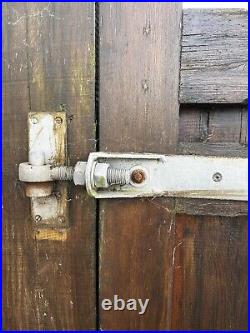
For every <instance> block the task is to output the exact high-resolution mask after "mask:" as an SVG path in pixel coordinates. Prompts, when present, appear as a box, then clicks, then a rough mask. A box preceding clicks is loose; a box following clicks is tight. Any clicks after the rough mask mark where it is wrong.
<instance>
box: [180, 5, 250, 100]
mask: <svg viewBox="0 0 250 333" xmlns="http://www.w3.org/2000/svg"><path fill="white" fill-rule="evenodd" d="M247 16H248V13H247V11H245V10H239V9H220V10H219V9H213V10H211V9H196V10H193V9H192V10H191V9H188V10H184V12H183V33H182V52H181V85H180V102H181V103H245V102H246V101H247V61H248V53H247V49H248V47H247V45H248V37H247V33H248V19H247Z"/></svg>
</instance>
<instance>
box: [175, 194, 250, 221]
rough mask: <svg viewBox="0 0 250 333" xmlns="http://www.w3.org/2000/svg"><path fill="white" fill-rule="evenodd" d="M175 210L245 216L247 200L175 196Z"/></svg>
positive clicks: (201, 213) (179, 212)
mask: <svg viewBox="0 0 250 333" xmlns="http://www.w3.org/2000/svg"><path fill="white" fill-rule="evenodd" d="M175 212H176V214H188V215H200V216H202V215H203V216H228V217H234V216H247V215H248V202H246V201H230V200H207V199H183V198H177V199H176V200H175Z"/></svg>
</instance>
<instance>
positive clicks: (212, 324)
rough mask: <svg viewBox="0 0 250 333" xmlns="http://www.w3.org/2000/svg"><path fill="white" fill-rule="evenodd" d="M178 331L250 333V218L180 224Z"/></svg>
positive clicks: (174, 320)
mask: <svg viewBox="0 0 250 333" xmlns="http://www.w3.org/2000/svg"><path fill="white" fill-rule="evenodd" d="M176 242H177V243H178V244H180V246H178V248H177V250H176V256H175V265H174V266H175V267H174V286H175V287H174V289H173V317H172V327H171V329H173V330H190V329H191V330H246V329H247V297H246V294H247V218H246V217H234V218H228V217H218V216H217V217H206V216H202V217H201V216H196V217H194V216H187V215H179V216H178V218H177V219H176Z"/></svg>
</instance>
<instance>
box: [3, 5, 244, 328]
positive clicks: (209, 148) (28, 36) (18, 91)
mask: <svg viewBox="0 0 250 333" xmlns="http://www.w3.org/2000/svg"><path fill="white" fill-rule="evenodd" d="M3 88H4V89H3V150H4V154H3V157H4V161H3V195H4V196H3V213H4V218H3V328H4V329H5V330H21V329H22V330H31V329H35V330H48V329H52V330H70V329H71V330H81V329H103V330H107V329H156V330H157V329H170V330H174V329H187V330H188V329H198V330H204V329H224V330H225V329H228V330H235V329H246V328H247V205H246V203H245V202H239V201H232V202H230V201H223V200H205V199H187V198H184V199H181V198H176V199H172V198H166V197H161V198H145V199H102V200H99V201H96V200H94V199H93V198H90V197H89V196H88V195H87V194H86V191H85V190H84V189H83V188H82V187H78V186H77V187H75V186H74V185H70V192H69V198H68V201H69V210H70V211H69V216H70V227H69V229H68V230H67V235H66V237H64V238H61V239H60V237H59V238H56V237H55V236H54V238H53V237H51V235H47V239H46V237H45V239H42V240H41V239H39V237H37V235H36V233H35V226H34V223H33V222H32V221H31V218H30V205H29V198H27V197H26V196H25V193H24V190H23V186H22V184H21V182H19V181H18V165H19V163H21V162H24V161H26V160H27V154H28V152H27V150H28V134H27V131H28V129H27V125H26V124H27V116H28V112H30V111H32V112H41V111H42V112H50V111H62V110H63V111H66V113H67V120H68V124H67V127H68V156H69V161H68V162H69V164H70V165H74V164H75V163H76V162H77V161H79V160H82V161H84V160H86V159H87V157H88V154H89V153H90V152H92V151H98V150H100V151H110V152H140V153H143V152H154V153H162V154H194V155H209V156H210V155H211V156H231V157H235V156H236V157H237V156H241V157H246V155H247V148H246V146H247V12H246V11H242V10H184V11H183V10H182V6H181V4H180V3H100V4H95V3H31V2H30V3H5V4H3ZM114 295H118V296H119V297H120V298H123V299H124V300H127V299H130V298H136V299H137V298H141V299H146V298H148V299H149V305H148V308H147V310H146V312H145V313H144V314H143V315H140V314H138V311H127V310H124V311H114V310H110V311H105V310H103V308H102V307H101V304H102V300H103V299H106V298H108V299H113V298H114Z"/></svg>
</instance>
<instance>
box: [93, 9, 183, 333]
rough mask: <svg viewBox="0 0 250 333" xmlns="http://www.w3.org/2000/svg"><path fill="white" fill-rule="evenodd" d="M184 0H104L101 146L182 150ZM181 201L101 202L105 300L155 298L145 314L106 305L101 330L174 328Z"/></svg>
mask: <svg viewBox="0 0 250 333" xmlns="http://www.w3.org/2000/svg"><path fill="white" fill-rule="evenodd" d="M180 23H181V4H179V3H164V4H163V3H143V4H142V3H140V4H137V3H101V4H100V115H99V118H100V129H99V131H100V150H107V151H119V152H129V151H134V152H156V153H174V152H175V147H176V143H177V134H178V114H179V105H178V84H179V57H180V29H181V26H180ZM172 208H173V202H172V201H171V200H167V199H165V198H162V199H153V200H143V199H138V200H135V199H133V200H112V201H108V200H102V201H101V202H100V215H101V217H100V255H99V260H100V273H99V278H100V297H99V299H100V303H101V301H102V300H103V299H104V298H111V299H112V298H113V297H114V295H115V294H116V295H119V296H120V297H122V298H125V299H128V298H142V299H143V300H145V299H146V298H149V299H150V303H149V309H148V310H147V312H146V313H145V314H144V315H139V314H138V312H134V311H126V310H125V311H111V310H110V311H103V310H102V309H101V307H100V328H101V329H106V330H107V329H159V328H161V329H167V328H169V327H170V322H169V320H170V313H171V297H169V296H170V295H171V292H172V274H173V272H172V255H173V237H171V235H172V233H173V232H174V216H173V214H172V213H171V209H172Z"/></svg>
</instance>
